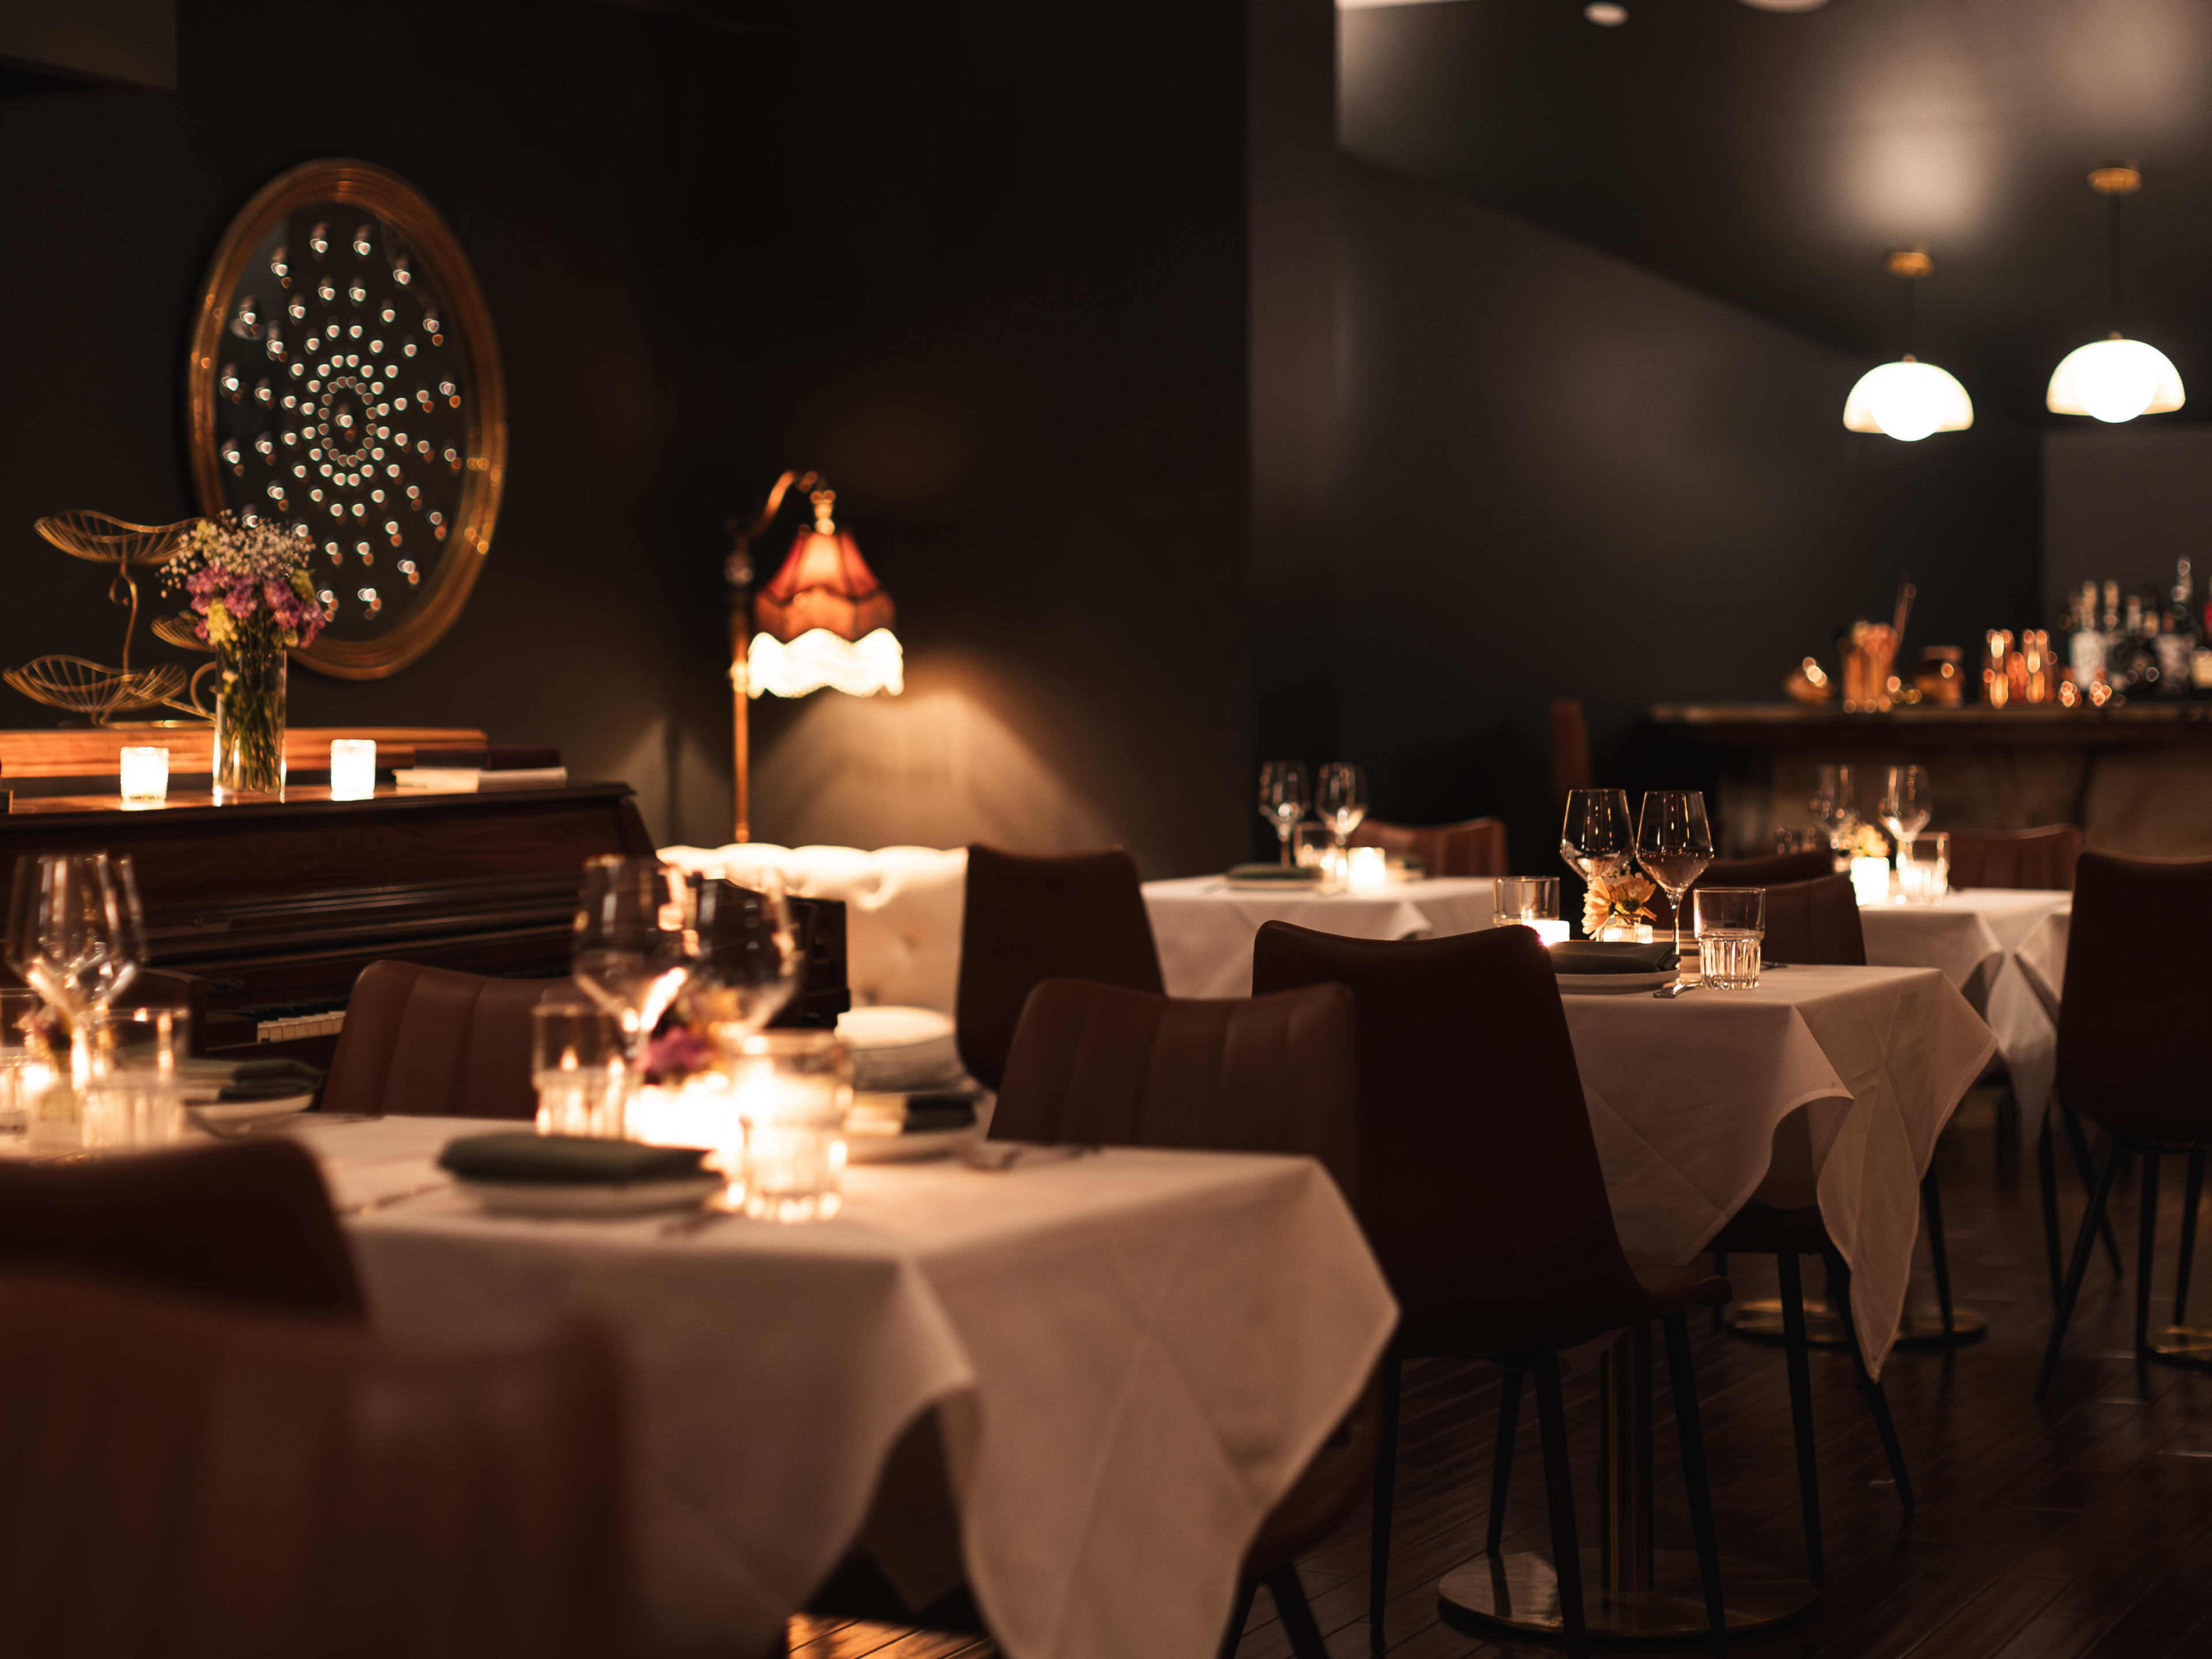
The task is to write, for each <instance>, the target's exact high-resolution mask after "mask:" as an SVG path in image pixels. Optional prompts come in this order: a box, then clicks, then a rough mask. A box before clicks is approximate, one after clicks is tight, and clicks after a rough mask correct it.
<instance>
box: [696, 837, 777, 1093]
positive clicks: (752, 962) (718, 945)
mask: <svg viewBox="0 0 2212 1659" xmlns="http://www.w3.org/2000/svg"><path fill="white" fill-rule="evenodd" d="M698 908H699V937H700V939H701V941H702V945H703V947H704V954H705V957H706V960H705V961H704V962H703V963H702V964H701V968H700V971H699V974H698V976H697V979H696V981H695V983H694V985H693V987H692V990H691V997H692V1001H693V1003H694V1006H696V1007H698V1008H699V1009H700V1010H701V1011H702V1012H703V1013H704V1014H705V1015H706V1017H707V1019H708V1029H709V1030H711V1031H712V1032H713V1033H714V1041H715V1042H716V1043H718V1044H719V1045H720V1046H721V1047H723V1048H726V1049H730V1050H734V1049H736V1048H738V1046H740V1045H741V1044H742V1043H743V1042H744V1039H745V1038H747V1037H749V1036H753V1035H754V1034H755V1033H756V1032H757V1031H758V1030H760V1029H761V1028H762V1027H763V1025H766V1024H768V1023H769V1021H770V1020H771V1019H774V1018H775V1017H776V1015H777V1014H778V1013H780V1012H782V1010H783V1008H784V1006H785V1005H786V1004H787V1003H788V1002H789V1001H790V1000H791V999H792V998H793V995H795V994H797V993H798V990H799V981H801V980H802V979H803V978H805V971H804V970H805V962H804V960H803V959H802V956H801V952H800V951H799V929H798V927H796V926H795V925H794V923H793V919H792V914H791V902H790V901H789V899H788V898H787V897H786V896H785V892H784V884H783V878H782V876H781V873H780V872H777V871H775V870H774V869H771V868H767V867H763V868H759V869H755V870H752V871H749V872H746V875H745V878H744V881H743V883H742V884H740V883H738V882H733V881H711V880H709V881H702V882H701V883H700V884H699V888H698Z"/></svg>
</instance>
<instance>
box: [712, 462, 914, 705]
mask: <svg viewBox="0 0 2212 1659" xmlns="http://www.w3.org/2000/svg"><path fill="white" fill-rule="evenodd" d="M812 499H813V502H814V522H813V524H812V525H811V526H809V527H807V528H806V529H804V530H801V531H800V532H799V538H798V539H797V540H796V541H794V542H793V544H791V556H790V557H788V558H787V559H786V560H785V561H784V562H783V568H781V570H779V571H777V572H776V573H775V579H774V580H771V581H770V582H769V584H768V585H767V586H765V587H763V588H762V589H761V590H760V591H759V592H757V594H755V595H754V597H753V623H754V625H755V626H756V627H757V629H759V630H760V631H759V632H758V633H757V635H754V638H753V642H752V647H751V649H750V652H749V653H747V655H748V662H747V673H746V682H747V683H746V686H745V690H747V691H748V692H749V693H750V694H751V695H752V696H756V697H757V696H760V695H761V694H762V693H763V692H773V693H774V694H775V696H779V697H803V696H805V695H806V694H807V693H808V692H810V691H817V690H822V689H823V688H824V687H827V688H829V690H833V691H843V692H847V693H848V694H849V695H851V696H856V697H865V696H872V695H873V694H874V693H876V692H878V691H888V692H890V694H891V695H892V696H897V695H898V694H899V693H900V692H901V691H902V690H904V689H905V685H906V662H905V656H904V653H902V651H901V650H900V648H899V642H898V636H897V635H895V634H893V633H892V632H891V624H892V623H893V622H894V621H895V620H896V615H897V613H896V610H895V609H894V607H893V606H892V605H891V596H890V594H889V593H887V592H884V585H883V584H882V583H881V582H879V581H878V580H876V573H875V572H874V571H872V570H871V569H869V568H868V563H867V561H866V560H865V559H863V558H862V557H861V556H860V548H859V547H858V546H857V545H855V544H854V540H853V538H852V536H851V534H850V533H849V532H846V531H842V530H840V529H838V528H837V526H836V524H835V523H833V522H832V521H831V520H830V516H829V513H830V508H831V507H832V505H833V504H834V503H835V502H836V495H835V493H834V492H832V491H830V490H827V489H824V490H818V491H817V492H816V493H815V495H814V496H813V498H812Z"/></svg>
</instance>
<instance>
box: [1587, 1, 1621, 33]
mask: <svg viewBox="0 0 2212 1659" xmlns="http://www.w3.org/2000/svg"><path fill="white" fill-rule="evenodd" d="M1583 16H1585V17H1587V18H1589V21H1591V22H1593V23H1595V24H1596V25H1597V26H1598V27H1600V28H1601V29H1617V28H1619V27H1620V26H1621V25H1622V24H1623V23H1626V21H1628V8H1627V7H1626V6H1619V5H1615V4H1614V3H1613V0H1590V3H1589V4H1588V5H1587V6H1584V7H1583Z"/></svg>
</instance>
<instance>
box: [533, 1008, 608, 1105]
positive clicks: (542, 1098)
mask: <svg viewBox="0 0 2212 1659" xmlns="http://www.w3.org/2000/svg"><path fill="white" fill-rule="evenodd" d="M530 1073H531V1080H532V1083H534V1084H535V1085H537V1089H538V1133H539V1134H541V1135H583V1136H586V1137H588V1138H590V1139H595V1140H620V1139H623V1138H624V1136H625V1134H626V1133H627V1131H628V1127H629V1124H628V1119H627V1115H626V1107H627V1104H628V1099H629V1090H628V1088H627V1087H626V1086H625V1085H627V1083H628V1081H629V1079H628V1077H627V1076H626V1074H625V1073H624V1068H623V1041H622V1031H621V1030H620V1028H619V1027H617V1025H616V1024H615V1021H614V1018H613V1016H611V1015H610V1014H608V1013H607V1012H605V1010H603V1009H601V1008H599V1007H598V1006H595V1005H593V1004H592V1003H588V1002H570V1001H565V1000H562V1001H547V1002H541V1003H539V1004H538V1006H536V1007H535V1008H532V1010H531V1011H530Z"/></svg>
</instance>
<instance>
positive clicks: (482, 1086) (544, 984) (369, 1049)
mask: <svg viewBox="0 0 2212 1659" xmlns="http://www.w3.org/2000/svg"><path fill="white" fill-rule="evenodd" d="M568 983H569V981H567V980H565V979H487V978H485V977H483V975H480V974H459V973H455V972H454V971H453V969H449V968H425V967H423V966H422V964H421V963H414V962H372V963H369V964H368V967H366V968H364V969H362V970H361V977H360V978H359V979H357V980H356V981H354V982H353V995H352V997H351V998H350V999H349V1000H348V1002H347V1003H346V1017H345V1024H344V1025H343V1026H342V1027H341V1028H340V1029H339V1031H338V1043H337V1053H336V1054H333V1055H332V1056H331V1075H330V1079H329V1081H327V1082H326V1083H325V1084H324V1085H323V1109H324V1110H325V1111H326V1112H367V1113H370V1114H373V1115H381V1114H385V1113H404V1114H405V1115H409V1116H411V1117H511V1118H528V1117H534V1116H536V1115H537V1113H538V1096H537V1093H536V1091H535V1090H534V1089H533V1088H532V1084H531V1079H530V1011H531V1010H532V1008H535V1007H536V1006H538V1002H539V1001H540V1000H542V999H543V998H544V996H545V994H546V993H547V992H549V991H550V990H552V989H554V988H555V987H564V986H567V985H568Z"/></svg>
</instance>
